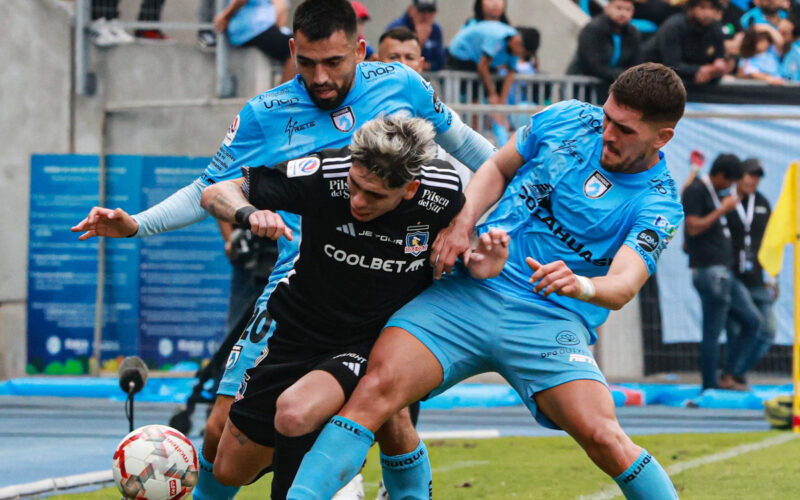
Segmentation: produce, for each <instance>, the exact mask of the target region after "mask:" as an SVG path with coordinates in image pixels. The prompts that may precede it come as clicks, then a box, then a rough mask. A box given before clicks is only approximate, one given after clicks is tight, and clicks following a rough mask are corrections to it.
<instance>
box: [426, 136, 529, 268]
mask: <svg viewBox="0 0 800 500" xmlns="http://www.w3.org/2000/svg"><path fill="white" fill-rule="evenodd" d="M523 163H524V159H523V158H522V155H520V154H519V152H518V151H517V146H516V135H515V136H514V137H513V138H512V140H510V141H508V142H507V143H506V145H505V146H503V147H502V148H501V149H500V150H499V151H497V152H496V153H495V154H494V155H492V156H491V157H490V158H489V159H488V160H486V162H485V163H484V164H483V165H482V166H481V167H480V168H479V169H478V172H477V173H476V174H475V176H474V177H473V178H472V180H471V181H470V182H469V184H468V185H467V190H466V192H465V193H464V195H465V196H466V202H465V203H464V207H463V208H462V209H461V211H460V212H459V213H458V215H456V217H455V218H454V219H453V220H452V221H451V222H450V225H449V226H448V227H446V228H445V229H443V230H442V231H440V232H439V235H438V236H437V237H436V241H435V242H434V243H433V252H431V262H432V264H433V266H434V268H435V270H434V276H435V277H436V278H437V279H438V278H440V277H441V275H442V272H443V271H444V272H450V270H451V269H452V267H453V264H455V262H456V260H457V259H458V257H459V256H462V257H463V259H464V263H465V264H467V265H469V256H470V251H471V249H470V241H469V238H470V234H471V233H472V228H473V227H475V223H476V222H477V221H478V219H479V218H480V217H481V216H482V215H483V214H484V212H486V210H488V209H489V207H491V206H492V204H493V203H494V202H496V201H497V200H498V199H499V198H500V196H501V195H502V194H503V192H504V191H505V189H506V186H508V183H509V182H511V179H513V178H514V174H516V172H517V170H518V169H519V168H520V167H521V166H522V165H523Z"/></svg>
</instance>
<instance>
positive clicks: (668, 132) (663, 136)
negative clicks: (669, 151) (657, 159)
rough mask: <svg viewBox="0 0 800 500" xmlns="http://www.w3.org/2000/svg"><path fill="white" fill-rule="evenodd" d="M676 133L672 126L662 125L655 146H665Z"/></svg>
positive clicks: (657, 147) (658, 147)
mask: <svg viewBox="0 0 800 500" xmlns="http://www.w3.org/2000/svg"><path fill="white" fill-rule="evenodd" d="M674 135H675V129H674V128H672V127H662V128H660V129H658V132H656V142H655V144H653V147H654V148H656V149H661V148H663V147H664V146H665V145H666V144H667V143H668V142H669V141H670V139H672V137H673V136H674Z"/></svg>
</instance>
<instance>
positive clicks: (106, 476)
mask: <svg viewBox="0 0 800 500" xmlns="http://www.w3.org/2000/svg"><path fill="white" fill-rule="evenodd" d="M113 480H114V476H113V474H112V473H111V469H107V470H100V471H97V472H87V473H86V474H75V475H74V476H64V477H51V478H48V479H42V480H41V481H34V482H32V483H25V484H17V485H14V486H6V487H5V488H0V500H6V499H10V498H21V497H24V496H29V495H36V494H40V493H48V492H51V491H58V490H66V489H70V488H78V487H81V486H89V485H92V484H102V483H110V482H112V481H113Z"/></svg>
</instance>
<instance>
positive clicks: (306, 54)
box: [72, 0, 494, 499]
mask: <svg viewBox="0 0 800 500" xmlns="http://www.w3.org/2000/svg"><path fill="white" fill-rule="evenodd" d="M293 28H294V39H293V40H292V41H291V42H290V48H291V52H292V57H293V58H294V59H295V62H296V64H297V68H298V72H299V75H298V76H297V77H296V78H295V79H294V80H292V81H290V82H287V83H285V84H283V85H281V86H279V87H276V88H274V89H272V90H269V91H267V92H264V93H262V94H260V95H258V96H256V97H255V98H253V99H251V100H250V101H249V102H248V103H247V105H245V107H244V108H243V109H242V110H241V111H240V113H239V115H238V116H237V117H236V119H235V120H234V121H233V123H232V124H231V126H230V128H229V129H228V131H227V133H226V135H225V138H224V140H223V141H222V145H221V146H220V148H219V150H218V151H217V153H216V155H215V157H214V158H213V160H212V162H211V164H210V165H209V166H208V168H207V169H206V170H205V172H204V173H203V175H202V176H201V177H200V178H199V179H197V180H196V181H194V182H193V183H192V184H190V185H189V186H186V187H185V188H183V189H181V190H180V191H178V192H176V193H175V194H173V195H172V196H170V197H169V198H167V199H166V200H164V201H163V202H161V203H159V204H158V205H156V206H154V207H152V208H150V209H148V210H145V211H144V212H141V213H139V214H136V215H133V216H131V215H128V214H127V213H125V212H124V211H123V210H122V209H121V208H117V209H116V210H110V209H107V208H102V207H94V208H93V209H92V210H91V211H90V213H89V215H88V216H87V218H86V219H84V220H83V221H81V222H80V223H79V224H77V225H76V226H75V227H73V229H72V230H73V231H76V232H83V234H82V235H81V236H80V239H82V240H83V239H87V238H91V237H93V236H108V237H127V236H137V237H138V236H148V235H153V234H158V233H162V232H165V231H170V230H174V229H178V228H181V227H184V226H186V225H189V224H193V223H195V222H199V221H201V220H203V219H205V217H207V216H208V214H207V213H206V212H205V210H203V209H202V208H201V207H200V196H201V193H202V191H203V188H205V187H206V186H208V185H210V184H213V183H216V182H219V181H222V180H229V179H234V178H237V177H240V176H241V171H240V168H241V167H242V166H245V165H251V166H252V165H275V164H278V163H280V162H283V161H286V160H288V159H291V158H296V157H299V156H303V155H305V154H308V153H311V152H315V151H319V150H321V149H328V148H339V147H342V146H344V145H346V144H349V142H350V138H351V136H352V134H353V132H354V131H355V130H356V129H357V128H358V127H359V126H360V125H361V124H363V123H365V122H366V121H369V120H370V119H371V118H373V117H375V116H378V115H380V114H384V113H385V114H395V113H404V114H408V115H411V116H417V117H421V118H425V119H427V120H429V121H431V122H432V123H433V125H434V128H435V130H436V133H437V136H436V142H437V143H438V144H439V145H441V146H442V147H443V148H444V149H445V150H447V151H448V152H449V153H450V154H451V155H453V156H454V157H455V158H456V159H458V160H459V161H461V162H462V163H464V164H465V165H467V166H468V167H470V168H472V169H476V168H477V167H478V166H479V165H480V164H482V163H483V162H484V161H485V160H486V159H487V158H488V157H489V156H490V155H491V154H492V152H493V151H494V148H493V147H492V145H491V144H490V143H489V142H488V141H486V140H485V139H484V138H483V137H481V136H480V135H478V134H477V133H476V132H474V131H473V130H472V129H470V128H469V127H468V126H466V125H465V124H464V123H462V122H461V120H460V119H459V118H458V116H457V115H455V114H454V113H453V112H452V111H451V110H450V109H449V108H448V107H447V106H445V105H444V104H443V103H442V102H441V101H440V100H439V99H438V97H437V96H436V94H435V93H434V90H433V88H432V86H431V85H430V84H429V83H428V82H426V81H425V80H424V79H423V78H421V77H420V76H419V75H418V74H417V73H415V72H414V71H413V70H410V69H409V68H407V67H406V66H404V65H402V64H399V63H394V64H382V63H366V62H362V61H363V59H364V54H365V46H364V42H363V41H359V40H358V39H357V25H356V17H355V12H354V11H353V8H352V6H351V4H350V2H348V1H346V0H307V1H306V2H304V3H303V4H301V5H300V6H298V8H297V11H296V12H295V18H294V26H293ZM331 182H343V181H342V180H332V181H331ZM345 184H346V183H345ZM282 216H283V219H284V220H285V221H286V224H287V225H288V226H289V227H290V228H291V229H292V230H293V231H294V234H295V235H296V237H295V238H294V240H293V241H287V240H286V239H285V238H282V239H281V240H280V241H279V252H280V253H279V257H278V262H277V263H276V265H275V269H274V271H273V273H272V275H271V276H270V282H269V284H268V285H267V287H266V288H265V290H264V294H263V295H262V296H261V298H260V299H259V301H258V303H257V305H256V311H255V313H254V315H253V319H252V320H251V322H250V325H248V327H247V329H246V331H245V332H244V333H243V336H242V340H240V341H239V342H238V343H237V345H236V346H234V348H233V350H232V352H231V356H230V357H229V359H228V364H227V368H226V373H225V375H224V376H223V380H222V383H221V384H220V387H219V391H218V393H217V395H218V398H217V401H216V403H215V406H214V409H213V410H212V413H211V415H210V416H209V419H208V422H207V424H206V434H205V440H204V446H203V450H202V453H201V455H200V462H201V465H202V467H201V473H200V475H201V478H200V481H199V484H198V487H197V488H196V489H195V491H194V497H195V498H198V499H205V498H229V497H232V496H233V495H234V494H235V491H236V488H226V489H215V490H214V492H212V493H207V492H206V485H207V484H208V483H207V482H206V480H208V481H210V482H212V483H214V482H215V481H214V477H213V474H211V471H212V470H213V465H212V464H213V460H214V457H215V455H216V446H217V443H218V441H219V437H220V435H221V433H222V430H223V427H224V424H225V422H226V420H227V416H228V410H229V408H230V405H231V403H232V401H233V396H234V395H235V394H236V390H237V388H238V386H239V383H240V381H241V378H242V375H243V373H244V371H245V370H246V369H247V368H250V367H251V366H253V361H254V360H255V358H256V357H257V356H258V355H259V354H260V353H261V351H262V350H263V347H264V346H265V345H266V342H267V331H268V328H267V327H268V325H269V316H268V314H267V313H266V303H267V299H268V298H269V294H270V292H271V291H272V290H273V289H274V287H275V285H276V284H277V283H278V281H279V280H280V279H282V278H283V277H284V276H285V275H286V273H287V272H288V271H289V270H290V269H291V267H292V262H293V260H294V258H295V257H296V255H297V248H298V244H299V243H298V242H299V238H298V237H297V235H299V221H298V219H299V218H298V217H297V216H296V215H293V214H287V213H283V214H282ZM213 487H214V488H217V487H220V488H221V486H220V485H219V484H218V483H217V484H214V485H213ZM198 495H199V496H198Z"/></svg>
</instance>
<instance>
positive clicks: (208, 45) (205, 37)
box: [197, 30, 217, 51]
mask: <svg viewBox="0 0 800 500" xmlns="http://www.w3.org/2000/svg"><path fill="white" fill-rule="evenodd" d="M197 45H198V47H200V50H204V51H205V50H214V48H216V46H217V35H216V33H214V32H213V31H211V30H201V31H198V32H197Z"/></svg>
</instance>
